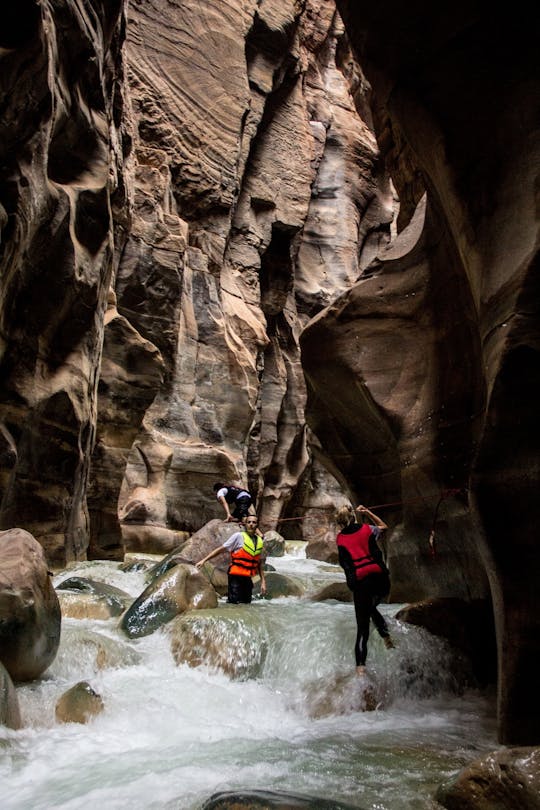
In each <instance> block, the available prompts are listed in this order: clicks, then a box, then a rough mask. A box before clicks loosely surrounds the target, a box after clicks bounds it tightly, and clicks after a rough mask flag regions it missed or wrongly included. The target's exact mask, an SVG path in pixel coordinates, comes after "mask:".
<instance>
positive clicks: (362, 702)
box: [302, 672, 383, 718]
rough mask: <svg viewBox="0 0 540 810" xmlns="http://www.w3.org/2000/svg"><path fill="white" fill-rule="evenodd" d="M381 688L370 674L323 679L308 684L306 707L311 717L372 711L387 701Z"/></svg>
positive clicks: (304, 691)
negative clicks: (381, 692) (384, 700)
mask: <svg viewBox="0 0 540 810" xmlns="http://www.w3.org/2000/svg"><path fill="white" fill-rule="evenodd" d="M379 692H380V688H378V687H377V684H376V683H373V682H372V681H371V680H370V678H369V677H368V676H367V675H363V676H358V675H357V674H356V673H355V672H352V673H350V674H347V675H338V676H337V677H335V678H331V679H329V678H320V679H318V680H316V681H311V682H308V683H306V684H305V686H304V690H303V698H302V700H303V708H304V711H305V712H306V714H307V715H308V717H313V718H319V717H330V716H334V715H335V716H339V715H342V714H350V713H351V712H372V711H375V709H377V708H379V707H380V706H381V705H382V702H383V695H382V694H379Z"/></svg>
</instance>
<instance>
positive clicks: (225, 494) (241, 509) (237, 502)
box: [213, 481, 253, 523]
mask: <svg viewBox="0 0 540 810" xmlns="http://www.w3.org/2000/svg"><path fill="white" fill-rule="evenodd" d="M213 489H214V492H215V493H216V498H217V499H218V501H219V502H220V504H221V505H222V507H223V509H224V510H225V515H226V518H225V520H226V521H227V523H230V522H231V521H233V520H239V521H241V520H242V518H244V517H246V515H247V514H248V512H249V507H250V506H251V504H252V503H253V498H252V497H251V495H250V493H249V492H248V491H247V489H240V488H239V487H233V486H231V485H229V484H222V483H221V482H219V481H218V482H217V483H216V484H214V487H213ZM231 506H233V507H234V508H233V511H232V513H231V510H230V507H231Z"/></svg>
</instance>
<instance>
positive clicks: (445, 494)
mask: <svg viewBox="0 0 540 810" xmlns="http://www.w3.org/2000/svg"><path fill="white" fill-rule="evenodd" d="M460 492H463V493H465V492H467V490H466V489H465V488H464V487H455V488H453V489H441V490H440V492H439V493H438V494H437V495H428V496H427V497H426V496H420V497H418V498H411V499H409V500H407V501H390V502H388V503H378V504H375V506H368V507H367V508H368V509H370V510H371V511H373V510H374V509H383V508H385V507H388V506H405V505H406V504H409V503H417V502H418V501H424V502H425V501H426V500H430V499H431V498H438V500H437V505H436V506H435V511H434V513H433V520H432V521H431V530H430V532H429V538H428V545H429V553H430V555H431V556H432V557H435V524H436V523H437V518H438V516H439V509H440V508H441V504H442V502H443V501H444V500H445V499H446V498H451V497H452V496H453V495H459V493H460ZM305 517H306V516H305V515H304V516H303V517H302V516H300V517H288V518H278V520H276V521H275V522H276V523H285V522H286V521H290V520H305ZM322 534H324V532H323V533H322ZM317 537H318V535H317Z"/></svg>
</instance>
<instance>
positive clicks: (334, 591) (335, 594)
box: [309, 582, 353, 602]
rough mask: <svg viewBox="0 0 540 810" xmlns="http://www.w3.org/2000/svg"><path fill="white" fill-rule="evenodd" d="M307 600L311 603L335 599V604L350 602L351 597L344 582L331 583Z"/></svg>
mask: <svg viewBox="0 0 540 810" xmlns="http://www.w3.org/2000/svg"><path fill="white" fill-rule="evenodd" d="M309 599H310V600H311V601H312V602H324V601H326V600H327V599H335V600H336V601H337V602H352V600H353V596H352V592H351V591H350V590H349V588H348V587H347V583H346V582H331V583H330V584H329V585H325V586H324V588H321V589H320V590H318V591H316V592H315V593H313V594H311V596H310V597H309Z"/></svg>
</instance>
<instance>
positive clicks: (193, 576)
mask: <svg viewBox="0 0 540 810" xmlns="http://www.w3.org/2000/svg"><path fill="white" fill-rule="evenodd" d="M216 606H217V594H216V591H215V590H214V588H213V587H212V585H211V584H210V583H209V582H208V580H207V578H206V577H205V576H204V574H201V573H200V571H198V570H197V568H195V566H193V565H186V564H179V565H175V566H174V567H173V568H171V569H169V570H167V571H166V572H165V573H164V574H162V575H161V576H159V577H158V578H157V579H156V580H155V581H154V582H152V583H151V584H150V585H149V586H148V587H147V588H145V590H144V591H143V592H142V593H141V594H140V596H138V597H137V599H135V601H134V602H133V603H132V604H131V605H130V607H129V608H128V609H127V611H126V612H125V614H124V615H123V617H122V619H121V621H120V627H121V628H122V630H123V631H124V632H125V633H126V635H127V636H129V638H140V637H141V636H147V635H150V633H153V632H154V631H155V630H157V629H158V627H161V626H162V625H164V624H166V623H167V622H170V621H171V619H174V618H175V616H178V615H180V614H181V613H185V612H186V611H187V610H203V609H204V608H215V607H216Z"/></svg>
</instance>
